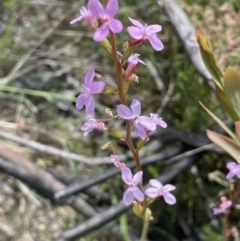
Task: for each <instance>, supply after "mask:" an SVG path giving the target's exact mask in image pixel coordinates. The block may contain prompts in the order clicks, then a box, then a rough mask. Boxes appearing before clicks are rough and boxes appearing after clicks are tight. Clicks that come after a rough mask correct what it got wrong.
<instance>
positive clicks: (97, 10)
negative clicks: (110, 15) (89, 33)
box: [88, 0, 105, 17]
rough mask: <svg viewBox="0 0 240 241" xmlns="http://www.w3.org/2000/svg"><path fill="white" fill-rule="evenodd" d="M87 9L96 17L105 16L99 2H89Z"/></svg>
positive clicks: (90, 0)
mask: <svg viewBox="0 0 240 241" xmlns="http://www.w3.org/2000/svg"><path fill="white" fill-rule="evenodd" d="M88 9H89V10H90V12H91V13H92V14H93V15H94V16H96V17H101V16H102V15H104V14H105V10H104V8H103V6H102V4H101V3H100V1H99V0H89V1H88Z"/></svg>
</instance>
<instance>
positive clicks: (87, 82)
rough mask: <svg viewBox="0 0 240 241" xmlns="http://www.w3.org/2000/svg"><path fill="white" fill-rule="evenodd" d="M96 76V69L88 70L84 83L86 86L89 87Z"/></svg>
mask: <svg viewBox="0 0 240 241" xmlns="http://www.w3.org/2000/svg"><path fill="white" fill-rule="evenodd" d="M94 76H95V70H94V69H90V70H88V72H87V73H86V75H85V78H84V83H85V86H86V87H88V88H89V87H90V86H91V84H92V81H93V78H94Z"/></svg>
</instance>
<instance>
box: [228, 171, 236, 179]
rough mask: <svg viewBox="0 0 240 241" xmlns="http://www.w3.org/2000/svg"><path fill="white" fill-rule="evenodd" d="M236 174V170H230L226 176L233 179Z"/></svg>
mask: <svg viewBox="0 0 240 241" xmlns="http://www.w3.org/2000/svg"><path fill="white" fill-rule="evenodd" d="M234 176H235V172H233V171H230V172H229V173H228V174H227V176H226V178H227V179H231V178H233V177H234Z"/></svg>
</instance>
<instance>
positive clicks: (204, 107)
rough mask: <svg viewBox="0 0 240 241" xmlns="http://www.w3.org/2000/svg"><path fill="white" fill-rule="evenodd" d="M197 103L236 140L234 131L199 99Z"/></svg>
mask: <svg viewBox="0 0 240 241" xmlns="http://www.w3.org/2000/svg"><path fill="white" fill-rule="evenodd" d="M199 104H200V105H201V106H202V107H203V109H204V110H205V111H206V112H207V113H208V114H209V115H210V116H211V117H212V118H213V119H214V120H215V121H216V122H217V123H218V124H219V125H220V126H221V127H222V128H223V129H224V130H225V131H226V132H227V133H228V135H229V136H231V137H232V138H233V139H234V140H235V141H238V139H237V137H236V136H235V135H234V133H233V132H232V131H231V130H230V129H229V128H228V127H227V126H226V125H225V123H224V122H222V121H221V120H220V119H219V118H218V117H217V116H215V115H214V114H213V113H212V112H211V111H210V110H209V109H208V108H207V107H206V106H205V105H204V104H203V103H202V102H201V101H199Z"/></svg>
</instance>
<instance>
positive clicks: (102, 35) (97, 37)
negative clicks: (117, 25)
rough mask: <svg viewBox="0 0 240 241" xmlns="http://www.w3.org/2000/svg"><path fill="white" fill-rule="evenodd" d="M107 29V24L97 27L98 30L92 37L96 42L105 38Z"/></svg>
mask: <svg viewBox="0 0 240 241" xmlns="http://www.w3.org/2000/svg"><path fill="white" fill-rule="evenodd" d="M108 31H109V26H108V24H103V25H102V26H101V27H100V28H98V30H97V31H96V32H95V33H94V35H93V39H94V40H95V41H96V42H99V41H102V40H103V39H105V38H106V37H107V35H108Z"/></svg>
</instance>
